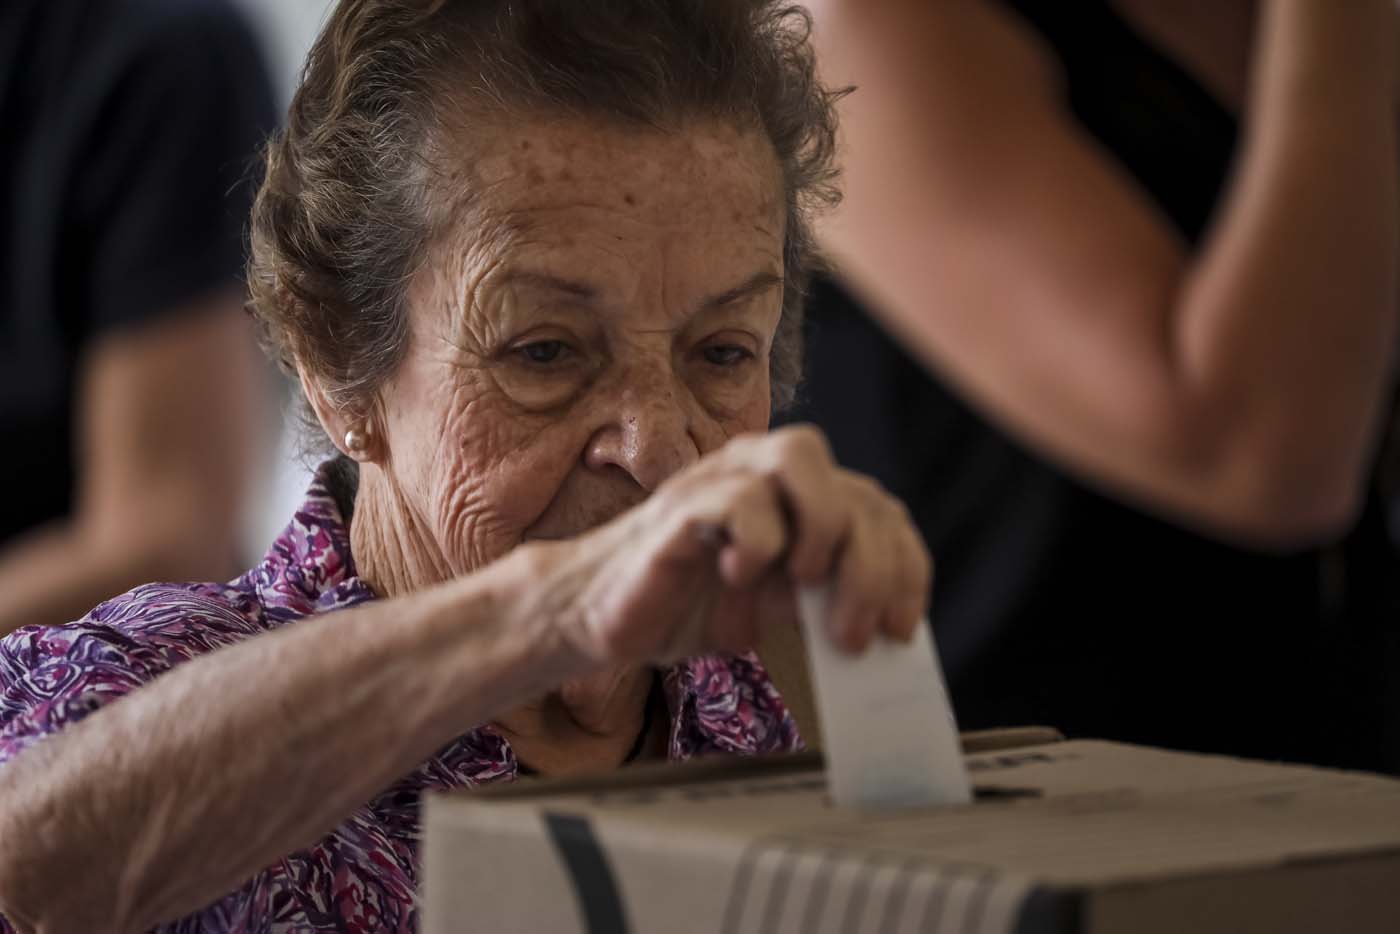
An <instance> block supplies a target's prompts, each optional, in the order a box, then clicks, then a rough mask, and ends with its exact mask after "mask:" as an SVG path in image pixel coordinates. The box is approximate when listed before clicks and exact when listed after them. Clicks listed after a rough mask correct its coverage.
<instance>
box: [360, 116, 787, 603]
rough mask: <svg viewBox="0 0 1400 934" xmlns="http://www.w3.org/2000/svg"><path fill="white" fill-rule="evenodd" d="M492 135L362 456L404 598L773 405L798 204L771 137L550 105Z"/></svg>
mask: <svg viewBox="0 0 1400 934" xmlns="http://www.w3.org/2000/svg"><path fill="white" fill-rule="evenodd" d="M473 146H474V148H475V151H476V159H475V161H474V164H473V166H472V169H473V172H472V176H471V177H472V179H473V180H472V182H471V184H472V185H473V188H474V189H475V190H474V198H473V199H472V207H471V208H470V210H469V211H468V212H466V214H464V216H463V217H461V218H460V221H459V223H458V225H457V229H456V230H455V231H454V232H453V233H452V234H451V235H450V236H448V237H447V238H446V239H445V241H444V242H442V243H439V244H437V245H436V246H435V248H434V249H433V250H432V252H431V256H430V259H429V261H428V262H427V263H425V264H424V268H423V269H422V270H421V271H420V273H419V274H418V276H417V277H416V278H415V279H414V281H413V282H412V283H411V285H410V290H409V305H410V321H411V330H412V337H411V342H410V348H409V351H408V353H407V356H406V359H405V360H404V361H403V363H402V364H401V366H400V368H399V370H398V371H397V372H396V374H395V375H394V377H393V378H392V379H390V380H389V381H388V383H387V384H386V385H385V386H384V387H383V389H382V391H381V394H380V398H379V400H378V401H379V406H378V411H379V412H380V414H381V418H380V419H379V420H378V423H377V424H376V426H375V427H376V430H377V431H378V432H379V433H380V434H381V436H382V440H383V448H384V451H383V454H382V456H379V457H376V458H374V460H373V462H371V463H367V464H365V465H363V469H362V471H361V486H360V492H359V497H358V500H357V507H356V511H357V521H356V522H355V523H354V526H353V528H352V536H353V539H354V543H353V544H354V549H355V553H356V556H357V561H358V562H359V564H360V570H361V573H362V574H363V575H364V576H365V578H366V579H367V580H368V581H370V583H371V584H372V585H373V586H375V587H376V589H378V590H379V591H380V592H381V593H383V594H385V595H386V596H387V595H393V594H396V593H402V592H408V591H412V590H419V589H423V588H425V587H428V586H431V585H432V584H434V583H437V582H439V581H440V580H442V579H444V578H446V577H449V576H459V575H464V574H467V573H469V572H471V571H472V570H474V569H477V568H480V567H482V566H483V565H485V564H487V563H489V562H491V561H493V560H495V559H496V558H499V557H500V556H502V555H504V554H505V553H506V552H508V551H510V550H511V549H512V548H514V547H516V546H517V545H519V544H520V543H521V542H523V541H526V540H529V539H532V538H561V537H569V536H573V535H577V534H579V533H581V532H583V531H586V530H588V529H590V528H593V527H595V526H597V525H599V524H601V523H603V522H604V521H606V520H608V519H610V518H612V517H614V516H616V515H617V514H619V513H620V512H622V511H624V510H626V509H627V508H629V507H631V506H633V505H636V504H637V503H639V502H640V501H641V500H643V499H644V498H645V497H646V496H647V495H648V494H649V493H650V492H652V491H653V490H655V489H656V487H657V486H658V485H659V484H661V483H662V482H663V481H664V480H665V479H666V478H667V477H669V476H670V475H672V474H673V473H675V472H676V471H677V470H679V469H681V468H682V467H684V466H686V465H688V464H691V463H693V462H694V461H696V460H697V459H698V458H699V457H700V456H701V455H702V454H705V453H708V452H710V451H713V450H715V449H717V448H718V447H720V446H722V445H723V444H724V442H725V441H726V440H727V439H729V438H730V437H732V436H734V435H736V434H739V433H742V432H751V431H761V430H763V429H765V428H766V427H767V424H768V419H769V379H768V362H769V354H770V350H771V346H772V341H773V335H774V332H775V330H776V328H777V324H778V319H779V315H780V312H781V304H782V287H781V276H782V271H783V267H782V244H783V217H784V215H783V197H782V188H781V184H782V182H781V175H780V172H779V169H778V166H777V162H776V159H775V157H774V155H773V153H772V150H771V147H770V146H769V144H768V143H767V141H766V140H765V139H763V138H762V136H761V135H758V134H752V133H741V132H738V131H736V130H734V129H731V128H729V127H727V126H723V125H708V124H705V125H695V126H691V127H688V128H685V129H683V130H680V131H677V132H674V133H661V132H658V131H655V130H636V129H620V128H607V127H605V126H600V125H597V124H586V123H574V122H549V123H539V124H531V125H526V126H524V127H517V128H515V129H513V130H512V131H508V132H504V133H501V134H500V135H499V136H498V137H497V138H494V139H492V140H489V141H488V142H487V143H486V144H485V145H484V146H483V145H482V144H481V143H480V142H479V141H474V143H473ZM467 215H469V216H467ZM478 231H488V232H490V235H487V236H482V235H480V234H479V233H478ZM765 273H766V274H768V275H769V276H770V277H771V279H772V281H771V282H770V283H768V284H766V285H762V284H761V285H759V286H757V287H755V288H754V289H753V290H751V291H750V292H749V293H748V294H745V295H743V296H741V297H739V298H737V299H735V300H733V301H730V302H728V303H726V304H723V305H713V304H707V302H708V301H709V300H710V299H713V298H714V297H716V296H720V295H722V294H724V293H726V292H729V291H731V290H734V289H735V288H736V287H738V286H742V285H744V284H746V283H749V282H752V281H753V280H754V279H755V277H756V276H759V275H761V274H765ZM554 280H560V281H562V282H567V283H571V284H572V285H570V286H569V287H567V288H565V287H560V285H559V283H558V282H555V281H554ZM575 286H577V288H575ZM531 354H534V357H533V358H532V357H531Z"/></svg>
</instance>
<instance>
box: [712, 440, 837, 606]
mask: <svg viewBox="0 0 1400 934" xmlns="http://www.w3.org/2000/svg"><path fill="white" fill-rule="evenodd" d="M745 440H746V441H747V442H748V443H747V445H746V446H745V447H742V448H740V449H739V450H738V451H737V452H736V453H737V454H739V456H741V457H743V458H744V459H745V460H746V461H747V462H748V464H749V466H750V467H751V469H754V470H757V471H760V472H762V473H764V474H767V475H768V476H770V477H772V479H773V482H774V483H776V484H777V487H778V489H779V490H780V492H781V494H782V502H783V505H784V506H785V507H786V511H787V514H788V520H789V523H790V526H791V528H790V533H791V540H790V541H789V543H788V556H787V570H788V573H789V574H791V575H792V577H793V578H794V579H795V580H797V581H798V582H800V583H804V584H811V583H818V582H820V581H823V580H826V579H827V578H828V577H829V576H830V574H831V571H832V568H833V567H834V565H835V562H836V556H837V552H838V551H839V550H840V548H841V546H842V543H843V542H844V540H845V538H846V536H847V535H848V534H849V532H850V520H851V508H850V507H851V504H850V503H849V502H847V501H843V500H842V499H841V497H840V492H841V490H840V487H841V482H840V481H841V478H842V475H843V473H844V472H843V471H841V470H840V469H839V468H838V467H837V466H836V464H835V462H834V461H833V460H832V457H831V449H830V447H829V446H828V445H827V442H826V439H825V438H824V437H823V436H822V434H821V432H819V431H817V430H816V429H815V428H811V427H809V426H805V425H794V426H791V427H788V428H782V429H779V430H778V431H775V432H773V433H772V434H771V435H767V436H764V437H758V438H751V439H745Z"/></svg>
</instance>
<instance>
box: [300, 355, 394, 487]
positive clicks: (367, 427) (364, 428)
mask: <svg viewBox="0 0 1400 934" xmlns="http://www.w3.org/2000/svg"><path fill="white" fill-rule="evenodd" d="M297 379H298V380H299V381H300V382H301V391H302V392H303V393H304V394H305V395H306V400H307V401H308V402H310V403H311V410H312V411H313V412H315V413H316V420H317V421H318V422H320V423H321V427H322V428H324V429H325V431H326V434H327V435H329V436H330V439H331V443H332V444H334V445H335V447H336V450H338V451H340V453H342V454H344V455H345V456H346V457H349V458H350V459H352V460H355V461H359V462H360V463H362V464H364V463H377V462H378V461H379V460H380V459H381V455H382V454H383V450H384V441H383V435H382V433H381V432H380V431H379V430H378V426H376V425H375V424H374V418H373V416H372V415H371V414H369V413H366V414H364V415H355V414H354V413H352V412H349V411H347V410H345V409H342V408H340V407H338V406H336V405H334V404H332V403H331V400H330V397H329V396H327V395H326V392H325V390H324V389H322V387H321V384H320V382H318V381H317V379H316V377H314V376H312V375H311V374H310V373H309V372H307V370H306V368H305V367H303V366H302V365H301V364H300V363H298V364H297Z"/></svg>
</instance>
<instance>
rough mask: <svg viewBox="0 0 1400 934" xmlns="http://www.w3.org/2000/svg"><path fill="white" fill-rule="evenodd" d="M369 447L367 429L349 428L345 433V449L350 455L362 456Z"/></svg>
mask: <svg viewBox="0 0 1400 934" xmlns="http://www.w3.org/2000/svg"><path fill="white" fill-rule="evenodd" d="M368 449H369V429H368V428H351V429H350V430H349V431H347V432H346V433H345V450H347V451H349V452H350V454H351V456H362V455H363V454H364V453H365V451H367V450H368Z"/></svg>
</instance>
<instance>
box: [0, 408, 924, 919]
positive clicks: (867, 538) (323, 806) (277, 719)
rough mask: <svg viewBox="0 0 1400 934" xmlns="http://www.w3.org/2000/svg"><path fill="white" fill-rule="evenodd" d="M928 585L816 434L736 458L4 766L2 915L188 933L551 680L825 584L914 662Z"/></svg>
mask: <svg viewBox="0 0 1400 934" xmlns="http://www.w3.org/2000/svg"><path fill="white" fill-rule="evenodd" d="M706 531H708V532H711V533H713V532H719V533H720V534H719V535H713V534H702V533H703V532H706ZM715 541H722V542H724V544H723V545H721V546H715V545H713V544H711V543H712V542H715ZM929 574H930V567H929V563H928V556H927V554H926V552H925V551H924V550H923V548H922V545H921V544H920V543H919V541H918V537H917V533H915V532H914V530H913V527H912V526H911V525H910V523H909V521H908V518H907V515H906V514H905V513H904V511H903V509H902V508H901V507H900V506H899V505H898V504H897V503H896V502H895V501H893V500H892V499H891V498H890V497H889V496H888V495H886V494H884V493H882V492H880V491H879V490H877V489H876V488H875V487H874V486H873V484H871V483H869V482H868V481H866V480H864V479H862V478H858V477H855V476H854V475H850V474H847V473H845V472H844V471H841V470H839V469H838V468H836V467H835V465H834V464H832V463H831V460H830V457H829V455H828V454H827V453H826V450H825V447H824V444H823V443H821V442H820V441H819V439H818V438H817V436H816V435H815V434H814V433H813V432H811V431H810V430H802V429H786V430H785V431H783V432H780V433H777V434H774V435H770V436H764V437H761V438H744V439H739V440H736V441H734V442H731V444H730V445H728V446H727V447H726V448H724V449H722V450H721V451H720V452H717V453H716V454H712V455H710V456H709V457H707V458H705V459H703V460H702V461H700V462H699V463H698V464H696V465H694V466H693V467H691V468H690V469H688V470H687V471H686V472H684V473H683V474H681V475H678V476H677V477H676V478H673V480H672V481H670V482H668V484H667V486H666V487H664V488H663V490H662V491H661V492H658V493H657V494H656V495H655V496H653V497H652V498H651V499H650V500H648V501H647V502H646V503H645V504H643V505H642V506H640V507H638V508H636V509H634V510H632V511H630V512H628V513H625V514H624V515H623V516H621V517H619V518H618V519H617V520H614V521H613V522H612V523H609V524H608V525H606V526H604V527H602V528H600V529H597V530H595V531H594V532H592V533H590V534H589V535H587V536H584V537H582V538H580V539H576V540H573V541H567V542H560V543H551V544H548V545H545V544H536V545H530V546H526V547H522V548H520V549H517V550H516V551H514V552H512V553H511V554H510V555H507V556H506V557H505V558H504V559H502V560H501V561H498V562H497V563H495V564H493V565H491V566H489V567H487V568H485V569H483V570H481V571H478V572H476V573H474V574H472V575H469V576H467V577H463V578H460V579H458V580H455V581H451V582H448V583H446V584H443V585H440V586H439V587H436V588H434V589H432V590H429V591H424V592H421V593H418V594H414V595H410V596H406V597H400V598H396V599H392V600H384V601H380V602H376V603H371V604H368V605H365V606H362V607H356V608H353V609H348V610H344V611H342V612H338V613H334V614H331V615H328V616H324V617H321V618H319V619H311V620H306V621H304V622H301V623H297V624H295V625H293V626H290V627H287V628H284V629H282V630H278V631H276V632H273V633H270V634H267V635H263V636H259V637H256V638H253V639H250V640H248V641H246V642H244V643H242V644H240V645H237V646H234V647H231V648H227V649H224V650H221V651H217V652H214V653H212V654H209V655H206V656H204V657H201V658H197V659H195V660H193V661H190V662H188V663H186V664H184V665H182V666H180V667H179V668H177V669H176V670H174V671H172V672H170V673H168V674H166V675H164V676H162V677H160V678H158V679H156V680H155V681H154V682H153V683H151V684H148V685H146V686H144V687H141V688H139V689H137V690H135V691H134V692H132V693H131V694H130V695H129V696H127V697H124V698H121V699H119V700H116V701H114V702H112V703H111V704H109V706H107V707H105V708H103V709H101V710H97V711H95V712H94V713H92V714H91V715H90V716H88V717H87V718H86V719H84V720H82V721H81V722H79V723H77V724H75V725H73V726H71V727H69V728H68V729H66V730H64V731H63V732H61V733H59V734H57V735H53V736H48V737H45V738H43V739H41V740H39V741H38V742H36V743H35V744H34V745H32V746H30V747H29V748H28V749H27V750H26V751H24V752H22V753H20V754H19V755H18V756H16V757H15V758H14V759H13V760H11V761H10V762H8V763H7V764H0V840H3V841H5V845H4V846H3V847H0V914H3V915H4V916H5V917H6V918H7V919H8V920H9V921H10V922H11V923H12V924H13V925H14V926H15V927H16V928H17V930H19V931H22V932H26V934H28V932H43V934H66V932H70V931H72V932H91V931H120V932H125V931H140V930H146V929H148V928H150V927H151V926H153V925H155V924H157V923H159V922H163V921H168V920H171V919H174V918H178V917H182V916H184V915H186V914H188V913H190V912H192V911H195V910H197V909H199V908H201V907H203V906H206V905H208V904H209V903H211V902H213V901H214V900H215V899H217V898H219V897H221V896H223V895H225V894H227V893H228V892H229V891H230V890H232V889H234V888H236V887H237V886H238V885H239V884H241V883H242V882H243V881H244V880H246V879H247V878H249V877H250V876H252V875H253V874H255V873H256V872H258V871H259V870H260V869H262V868H263V867H265V866H267V865H268V864H269V863H271V862H273V861H275V860H276V859H278V858H280V857H283V856H285V855H287V854H288V853H291V852H294V851H296V850H297V849H300V848H303V847H305V846H308V845H310V844H312V843H314V842H315V841H316V840H317V839H318V838H319V837H321V836H322V835H324V834H325V833H326V832H328V831H329V830H331V829H332V828H334V827H335V826H336V825H337V824H339V823H340V822H341V821H343V820H344V819H345V817H346V816H347V815H348V814H351V813H353V811H354V810H355V808H357V807H359V806H361V805H362V804H363V803H364V802H366V801H368V800H370V799H371V798H372V797H373V796H374V795H375V794H376V793H378V792H380V791H382V790H383V789H384V788H386V787H388V785H389V784H391V783H392V782H393V781H394V780H395V779H397V778H398V777H400V776H402V775H403V774H405V773H407V772H408V771H410V770H411V769H412V768H414V767H415V766H417V765H418V764H420V763H421V762H422V761H423V760H425V759H426V758H427V757H428V756H429V755H430V754H431V753H432V752H433V751H434V750H436V749H438V748H440V747H441V746H442V745H443V744H444V743H446V742H447V741H448V740H450V739H451V738H452V737H454V736H457V735H460V734H461V733H463V732H465V731H466V730H468V729H471V728H473V727H476V726H478V725H480V724H482V723H485V722H488V721H490V720H491V719H492V718H493V717H496V716H499V715H501V714H503V713H505V712H507V711H509V710H510V709H512V708H514V707H515V706H517V705H519V704H521V703H523V702H525V701H528V700H532V699H535V698H537V697H539V696H540V695H542V694H544V693H546V692H548V691H549V690H551V689H553V688H555V687H557V686H558V685H559V684H561V683H563V682H565V681H567V680H570V679H573V678H577V677H581V676H584V675H586V674H587V673H589V672H591V671H594V670H595V669H596V668H598V667H607V666H611V665H618V664H643V663H660V662H662V661H664V660H667V659H675V658H681V657H685V656H688V655H693V654H701V653H703V652H705V651H713V650H716V649H727V650H735V651H737V650H742V649H744V648H747V647H749V646H752V645H753V644H754V643H755V642H756V634H757V625H758V621H759V620H760V619H762V620H764V621H765V624H769V623H771V622H773V621H774V620H779V619H785V620H788V621H789V622H791V620H792V619H793V613H794V611H793V609H792V606H791V603H792V594H793V586H792V582H793V580H794V579H796V580H801V581H808V582H815V581H830V582H831V583H832V585H833V587H834V601H833V613H832V625H833V628H834V634H835V635H836V636H837V637H838V638H840V639H841V640H842V642H843V644H845V645H846V646H847V647H848V648H851V649H853V650H854V649H859V648H860V647H862V646H863V645H864V644H865V643H866V642H867V641H868V640H869V639H870V638H871V637H872V636H873V635H874V634H875V633H876V632H880V631H883V632H885V633H888V634H891V635H894V636H896V637H899V638H908V636H909V635H910V633H911V632H912V631H913V628H914V626H915V625H916V621H917V620H918V619H919V618H920V617H921V616H922V615H923V613H924V611H925V608H926V607H925V603H926V598H927V593H928V586H929Z"/></svg>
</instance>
